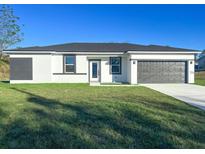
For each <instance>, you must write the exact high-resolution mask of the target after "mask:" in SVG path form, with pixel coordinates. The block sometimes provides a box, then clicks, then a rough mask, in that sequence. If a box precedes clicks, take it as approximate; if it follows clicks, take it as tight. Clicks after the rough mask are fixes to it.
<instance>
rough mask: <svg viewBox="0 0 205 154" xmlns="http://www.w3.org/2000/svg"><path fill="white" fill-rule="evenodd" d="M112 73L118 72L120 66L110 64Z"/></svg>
mask: <svg viewBox="0 0 205 154" xmlns="http://www.w3.org/2000/svg"><path fill="white" fill-rule="evenodd" d="M112 73H120V66H112Z"/></svg>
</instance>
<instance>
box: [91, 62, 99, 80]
mask: <svg viewBox="0 0 205 154" xmlns="http://www.w3.org/2000/svg"><path fill="white" fill-rule="evenodd" d="M97 67H98V66H97V63H92V68H93V70H92V78H97V70H98V68H97Z"/></svg>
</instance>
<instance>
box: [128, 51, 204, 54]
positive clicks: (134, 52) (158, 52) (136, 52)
mask: <svg viewBox="0 0 205 154" xmlns="http://www.w3.org/2000/svg"><path fill="white" fill-rule="evenodd" d="M126 53H128V54H150V53H153V54H162V53H163V54H198V53H201V51H127V52H126Z"/></svg>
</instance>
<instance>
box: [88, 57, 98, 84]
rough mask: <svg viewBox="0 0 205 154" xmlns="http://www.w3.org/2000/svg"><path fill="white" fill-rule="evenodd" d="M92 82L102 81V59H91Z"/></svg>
mask: <svg viewBox="0 0 205 154" xmlns="http://www.w3.org/2000/svg"><path fill="white" fill-rule="evenodd" d="M90 82H100V61H97V60H95V61H94V60H93V61H90Z"/></svg>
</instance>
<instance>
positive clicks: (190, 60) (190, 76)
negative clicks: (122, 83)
mask: <svg viewBox="0 0 205 154" xmlns="http://www.w3.org/2000/svg"><path fill="white" fill-rule="evenodd" d="M194 58H195V56H194V54H189V53H187V54H130V59H131V61H133V60H167V61H169V60H170V61H171V60H179V61H186V62H187V82H188V83H194V72H195V70H194V69H195V68H194ZM135 70H137V66H133V64H131V84H136V83H137V72H134V71H135ZM135 74H136V76H135ZM135 78H136V79H135Z"/></svg>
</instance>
